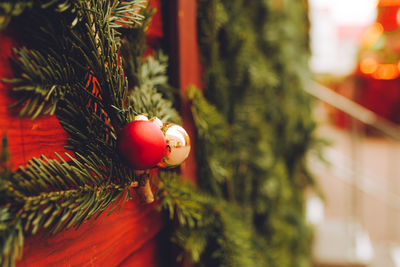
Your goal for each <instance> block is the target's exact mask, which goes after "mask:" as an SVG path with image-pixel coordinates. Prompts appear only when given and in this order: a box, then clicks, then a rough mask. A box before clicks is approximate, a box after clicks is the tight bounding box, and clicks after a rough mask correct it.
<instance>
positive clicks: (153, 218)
mask: <svg viewBox="0 0 400 267" xmlns="http://www.w3.org/2000/svg"><path fill="white" fill-rule="evenodd" d="M152 5H153V6H156V7H160V1H159V0H152ZM155 22H156V23H155V24H154V25H155V26H152V27H151V28H150V30H149V36H148V39H149V40H151V42H156V40H157V38H160V37H161V36H162V30H161V29H162V20H161V17H160V16H159V15H157V17H156V19H155ZM160 33H161V34H160ZM13 45H14V44H13V39H12V38H11V37H9V36H7V35H6V34H5V33H4V32H2V33H0V78H3V77H11V76H12V71H11V68H10V66H9V60H8V58H9V57H10V55H11V47H12V46H13ZM10 91H11V87H10V85H7V84H4V83H1V82H0V133H2V132H4V131H6V133H7V136H8V139H9V149H10V152H11V155H12V166H13V168H14V169H16V168H17V167H18V166H20V165H26V163H27V161H28V160H29V159H30V158H32V157H39V156H40V155H42V154H44V155H46V156H47V157H49V158H55V157H54V152H58V153H59V154H62V153H64V152H65V149H64V148H63V147H64V145H65V140H66V138H67V134H66V133H65V131H64V130H63V129H62V128H61V126H60V124H59V122H58V120H57V119H56V118H55V117H52V116H45V117H41V118H39V119H36V120H33V121H32V120H30V119H29V118H22V119H20V118H18V114H17V113H16V111H15V110H8V109H7V106H8V105H9V104H11V103H13V102H14V101H15V100H13V99H12V96H11V94H10ZM155 206H156V204H153V205H146V206H142V205H140V204H139V201H138V200H136V199H134V200H131V201H129V202H127V203H126V204H125V206H124V208H123V209H122V210H121V212H120V213H117V212H114V213H113V214H111V215H110V216H109V217H107V218H106V219H105V220H104V221H103V220H102V217H100V218H99V219H98V220H96V221H90V222H87V223H84V224H83V225H82V226H81V227H80V228H79V229H78V230H75V229H70V230H68V231H64V232H61V233H58V234H56V235H54V236H50V237H43V236H42V235H41V234H37V235H35V236H29V237H27V238H26V239H25V246H24V255H23V259H22V260H21V261H19V262H18V263H17V266H146V267H147V266H150V267H151V266H161V265H162V264H163V259H162V258H159V256H158V254H157V253H158V250H159V243H160V242H159V238H158V237H157V234H158V233H159V232H160V230H161V229H162V227H163V218H162V215H161V213H160V212H158V211H156V209H155ZM102 216H104V215H102Z"/></svg>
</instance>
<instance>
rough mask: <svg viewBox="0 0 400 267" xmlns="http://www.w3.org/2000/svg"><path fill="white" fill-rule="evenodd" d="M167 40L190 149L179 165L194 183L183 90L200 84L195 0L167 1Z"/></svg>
mask: <svg viewBox="0 0 400 267" xmlns="http://www.w3.org/2000/svg"><path fill="white" fill-rule="evenodd" d="M169 15H170V16H171V17H170V41H171V51H170V52H171V66H172V68H173V70H172V82H173V84H174V86H176V87H178V88H180V95H181V101H182V102H181V114H182V119H183V127H184V128H185V129H186V130H187V132H188V134H189V136H190V138H191V139H192V147H191V150H192V151H191V152H190V154H189V157H188V159H187V160H186V161H185V163H184V164H182V174H183V177H184V178H185V179H188V180H190V181H192V182H194V183H195V182H196V170H197V166H196V160H195V147H194V145H193V143H194V142H193V141H194V140H195V138H196V134H195V126H194V122H193V117H192V113H191V110H190V105H189V103H188V102H187V100H186V99H187V98H186V90H187V89H188V87H189V86H191V85H194V86H197V87H199V88H201V87H202V82H201V65H200V57H199V47H198V42H197V21H196V20H197V3H196V0H173V1H171V3H170V14H169Z"/></svg>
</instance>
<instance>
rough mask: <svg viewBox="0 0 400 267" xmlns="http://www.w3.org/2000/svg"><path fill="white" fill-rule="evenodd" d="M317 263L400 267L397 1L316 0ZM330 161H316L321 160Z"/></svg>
mask: <svg viewBox="0 0 400 267" xmlns="http://www.w3.org/2000/svg"><path fill="white" fill-rule="evenodd" d="M309 5H310V6H309V12H310V13H309V14H310V21H311V50H312V58H311V62H310V65H311V68H312V71H313V72H314V74H315V81H316V82H315V83H313V84H311V85H310V86H309V87H308V88H307V91H308V92H309V93H310V94H312V95H313V96H314V97H315V98H316V99H317V100H318V102H317V103H318V104H317V108H316V110H315V116H316V119H317V120H318V122H319V127H318V131H317V132H318V136H319V137H320V138H323V139H325V140H327V142H329V143H330V145H328V146H326V147H325V148H324V149H323V151H322V155H310V157H309V166H310V168H311V170H312V171H313V173H314V174H315V176H316V179H317V181H318V184H319V187H320V190H321V194H317V193H310V194H309V195H308V202H307V218H308V220H309V221H310V222H311V223H312V224H313V225H314V226H315V229H316V230H315V236H314V245H313V255H314V263H315V266H332V267H333V266H373V267H391V266H395V267H400V225H399V223H400V181H398V178H399V177H400V157H399V155H400V130H399V123H400V29H399V27H400V0H335V1H331V0H310V1H309ZM321 156H322V158H323V159H324V160H325V162H321V161H320V160H318V159H317V158H318V157H321Z"/></svg>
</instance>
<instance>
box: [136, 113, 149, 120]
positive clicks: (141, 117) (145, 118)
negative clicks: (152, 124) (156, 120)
mask: <svg viewBox="0 0 400 267" xmlns="http://www.w3.org/2000/svg"><path fill="white" fill-rule="evenodd" d="M148 120H149V118H147V116H146V115H143V114H139V115H137V116H135V121H148Z"/></svg>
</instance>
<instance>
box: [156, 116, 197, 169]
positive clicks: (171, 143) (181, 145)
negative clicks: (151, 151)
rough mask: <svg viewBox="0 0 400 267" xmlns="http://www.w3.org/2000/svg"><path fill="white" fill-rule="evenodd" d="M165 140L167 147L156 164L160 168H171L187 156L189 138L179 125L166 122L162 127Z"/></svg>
mask: <svg viewBox="0 0 400 267" xmlns="http://www.w3.org/2000/svg"><path fill="white" fill-rule="evenodd" d="M162 131H163V133H164V135H165V139H166V141H167V149H166V152H165V155H164V157H163V158H162V160H161V161H160V162H159V163H158V164H157V166H159V167H162V168H173V167H176V166H178V165H180V164H182V163H183V162H184V161H185V159H186V158H187V157H188V156H189V152H190V138H189V135H188V133H187V132H186V131H185V129H183V128H182V127H181V126H179V125H177V124H174V123H168V124H165V125H164V126H163V127H162Z"/></svg>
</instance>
